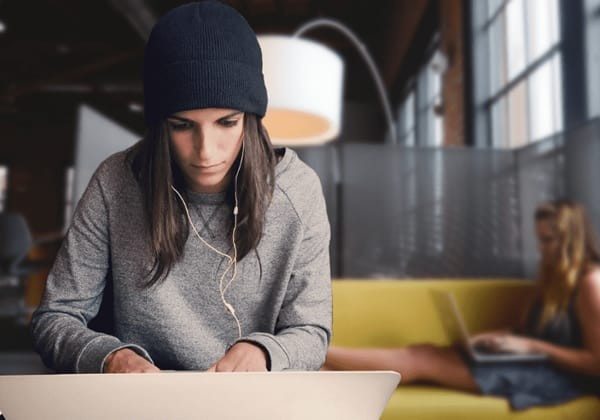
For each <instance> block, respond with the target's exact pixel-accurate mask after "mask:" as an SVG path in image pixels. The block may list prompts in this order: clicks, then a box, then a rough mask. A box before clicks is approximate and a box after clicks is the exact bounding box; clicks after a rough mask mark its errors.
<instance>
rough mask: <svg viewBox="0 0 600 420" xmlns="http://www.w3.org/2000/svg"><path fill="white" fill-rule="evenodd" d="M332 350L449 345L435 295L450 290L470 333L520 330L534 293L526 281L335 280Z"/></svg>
mask: <svg viewBox="0 0 600 420" xmlns="http://www.w3.org/2000/svg"><path fill="white" fill-rule="evenodd" d="M332 287H333V344H336V345H341V346H348V347H363V346H368V347H372V346H378V347H392V346H403V345H407V344H413V343H422V342H429V343H434V344H440V345H444V344H450V342H449V338H448V336H447V334H446V332H445V330H444V329H443V327H442V324H441V322H440V319H439V315H438V313H437V310H436V308H435V305H434V304H433V300H432V296H431V290H432V289H434V288H435V289H445V290H451V291H452V292H453V293H454V295H455V296H456V300H457V302H458V305H459V306H460V307H461V312H462V313H463V315H464V316H465V321H466V323H467V326H468V328H469V330H470V331H471V332H477V331H481V330H484V329H494V328H503V327H506V326H507V325H516V323H517V322H518V320H519V318H520V317H521V313H522V309H523V308H524V307H525V304H526V302H527V301H528V300H529V299H530V298H531V296H532V293H533V283H532V282H530V281H525V280H501V279H489V280H481V279H480V280H477V279H474V280H456V279H452V280H425V279H424V280H353V279H344V280H335V281H334V282H333V286H332Z"/></svg>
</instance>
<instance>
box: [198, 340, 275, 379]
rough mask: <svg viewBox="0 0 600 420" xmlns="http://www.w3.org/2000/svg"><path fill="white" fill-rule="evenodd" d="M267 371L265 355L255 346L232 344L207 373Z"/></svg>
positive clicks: (243, 343)
mask: <svg viewBox="0 0 600 420" xmlns="http://www.w3.org/2000/svg"><path fill="white" fill-rule="evenodd" d="M266 370H267V354H266V352H265V350H263V349H262V348H261V347H259V346H257V345H256V344H252V343H248V342H245V341H241V342H239V343H236V344H234V345H233V346H232V347H231V348H230V349H229V351H228V352H227V353H226V354H225V356H223V357H222V358H221V359H220V360H219V361H218V362H217V363H215V364H214V365H212V366H211V367H210V368H209V369H208V370H207V372H256V371H266Z"/></svg>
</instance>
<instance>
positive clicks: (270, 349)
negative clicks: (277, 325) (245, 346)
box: [238, 333, 290, 372]
mask: <svg viewBox="0 0 600 420" xmlns="http://www.w3.org/2000/svg"><path fill="white" fill-rule="evenodd" d="M239 341H247V342H249V343H254V344H257V345H259V346H261V347H262V348H263V349H265V350H266V352H267V354H268V357H269V360H268V361H267V364H268V366H269V370H270V371H272V372H275V371H280V370H285V369H288V368H289V367H290V357H289V355H288V354H287V352H286V350H285V349H284V348H283V346H281V344H279V342H278V341H277V339H276V338H275V337H274V336H273V335H271V334H266V333H253V334H250V335H248V336H246V337H243V338H241V339H240V340H238V342H239Z"/></svg>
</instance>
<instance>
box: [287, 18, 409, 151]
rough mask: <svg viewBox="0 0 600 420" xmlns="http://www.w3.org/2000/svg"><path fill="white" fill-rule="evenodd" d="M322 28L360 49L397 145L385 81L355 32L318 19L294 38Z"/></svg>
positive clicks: (340, 24)
mask: <svg viewBox="0 0 600 420" xmlns="http://www.w3.org/2000/svg"><path fill="white" fill-rule="evenodd" d="M321 26H326V27H329V28H334V29H337V30H338V31H340V32H341V33H342V34H344V35H345V36H346V37H347V38H348V39H349V40H350V41H351V42H352V44H353V45H354V46H355V47H356V48H357V49H358V52H359V53H360V55H361V57H362V58H363V59H364V60H365V62H366V64H367V67H368V68H369V72H370V73H371V76H372V77H373V80H374V81H375V86H376V88H377V93H378V95H379V99H380V100H381V105H382V106H383V111H384V114H385V119H386V121H387V124H388V134H389V138H390V139H391V142H392V143H397V142H398V137H397V134H396V126H395V124H394V119H393V118H392V107H391V106H390V100H389V98H388V96H387V93H386V91H385V87H384V85H383V80H382V78H381V75H380V74H379V70H377V66H376V65H375V62H374V61H373V58H372V57H371V54H369V51H368V50H367V48H366V47H365V45H364V44H363V43H362V41H361V40H360V39H359V38H358V37H357V36H356V35H355V34H354V32H352V30H350V28H348V27H347V26H345V25H344V24H343V23H341V22H339V21H337V20H334V19H328V18H317V19H314V20H311V21H309V22H306V23H305V24H304V25H302V26H301V27H300V28H298V29H297V30H296V32H294V34H293V36H294V37H295V38H299V37H300V36H301V35H303V34H305V33H306V32H308V31H309V30H311V29H314V28H317V27H321Z"/></svg>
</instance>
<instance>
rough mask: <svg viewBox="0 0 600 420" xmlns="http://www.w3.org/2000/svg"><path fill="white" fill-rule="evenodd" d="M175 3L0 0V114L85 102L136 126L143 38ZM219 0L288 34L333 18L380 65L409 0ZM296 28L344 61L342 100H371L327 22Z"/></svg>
mask: <svg viewBox="0 0 600 420" xmlns="http://www.w3.org/2000/svg"><path fill="white" fill-rule="evenodd" d="M183 3H186V2H185V1H175V0H96V1H81V0H37V1H35V2H29V1H22V0H0V21H1V22H3V23H4V25H5V27H6V30H5V31H4V32H3V33H0V51H1V54H0V123H2V122H4V123H7V122H9V123H16V124H18V123H19V122H21V123H24V124H25V123H29V122H30V121H31V119H32V118H36V119H37V120H38V121H43V120H47V121H52V120H56V119H60V118H64V115H65V113H69V112H74V111H73V110H74V109H76V105H77V104H79V103H81V102H86V103H88V104H90V105H92V106H94V107H96V108H98V109H100V110H101V111H102V112H104V113H106V114H108V115H109V116H111V117H112V118H115V119H117V120H118V121H120V122H121V123H122V124H124V125H125V126H127V127H129V128H131V129H133V130H135V131H138V132H141V131H142V130H143V118H142V114H141V109H140V106H141V103H142V85H141V69H142V57H143V48H144V41H145V39H146V37H147V34H148V33H149V31H150V28H151V27H152V25H153V23H154V22H155V20H156V17H157V16H160V15H162V14H164V13H165V12H166V11H167V10H169V9H171V8H173V7H175V6H177V5H179V4H183ZM226 3H228V4H230V5H231V6H233V7H235V8H236V9H237V10H239V11H240V12H241V13H242V14H243V15H244V16H245V17H246V19H247V20H248V22H249V23H250V25H251V26H252V27H253V29H254V30H255V31H256V32H257V33H259V34H260V33H287V34H291V33H293V32H294V30H295V29H297V28H298V27H299V26H300V25H301V24H302V23H305V22H307V21H308V20H310V19H312V18H315V17H330V18H334V19H337V20H339V21H341V22H343V23H344V24H346V25H347V26H348V27H350V28H351V29H352V30H353V31H354V32H355V33H356V34H357V35H358V36H359V38H360V39H362V41H363V42H364V43H365V45H366V46H367V49H368V50H369V51H370V52H371V54H372V55H373V57H374V59H375V61H376V62H377V64H378V65H379V66H380V68H382V67H386V57H389V51H390V48H393V46H390V45H389V42H390V41H389V39H390V36H389V35H390V33H392V31H393V30H394V29H395V28H394V22H395V21H397V19H398V17H399V15H400V14H402V13H406V10H407V8H410V4H411V3H412V0H411V1H394V0H377V1H365V0H357V1H344V0H227V1H226ZM399 4H402V5H403V6H406V7H399V6H398V5H399ZM306 36H308V37H310V38H313V39H316V40H319V41H321V42H323V43H325V44H327V45H329V46H330V47H332V48H333V49H335V50H336V51H338V52H339V53H340V54H341V55H342V57H343V58H344V60H345V61H346V63H347V66H346V92H345V96H346V99H348V100H356V101H371V100H372V101H375V100H376V96H375V95H376V94H375V89H374V87H373V85H372V84H371V82H370V77H369V75H368V73H367V71H368V70H367V68H366V66H365V65H364V63H362V60H361V58H360V56H359V55H358V53H357V52H356V48H355V47H354V46H353V45H351V44H350V42H349V41H348V40H347V39H345V38H344V37H342V36H341V35H340V34H338V33H336V32H334V31H332V30H331V29H327V28H325V29H315V30H312V31H311V32H310V33H309V34H307V35H306ZM396 61H397V60H396ZM387 67H388V68H389V64H388V65H387ZM389 73H390V72H389V71H388V79H390V77H389ZM392 73H393V72H392ZM392 78H393V77H392ZM388 84H390V82H389V81H388Z"/></svg>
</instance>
